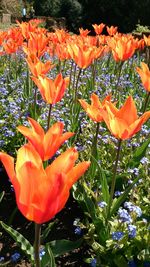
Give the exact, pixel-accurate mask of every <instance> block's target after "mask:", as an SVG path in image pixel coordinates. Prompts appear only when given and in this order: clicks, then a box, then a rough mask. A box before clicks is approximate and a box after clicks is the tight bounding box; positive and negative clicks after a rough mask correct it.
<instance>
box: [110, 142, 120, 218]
mask: <svg viewBox="0 0 150 267" xmlns="http://www.w3.org/2000/svg"><path fill="white" fill-rule="evenodd" d="M121 141H122V140H121V139H119V140H118V148H117V155H116V161H115V165H114V170H113V176H112V181H111V189H110V197H109V203H108V210H107V218H109V216H110V208H111V204H112V201H113V196H114V191H115V185H116V174H117V166H118V161H119V155H120V151H121Z"/></svg>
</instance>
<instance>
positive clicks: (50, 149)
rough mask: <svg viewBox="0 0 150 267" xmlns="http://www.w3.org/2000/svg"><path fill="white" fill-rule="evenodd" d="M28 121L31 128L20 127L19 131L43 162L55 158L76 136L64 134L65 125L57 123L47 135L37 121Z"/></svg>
mask: <svg viewBox="0 0 150 267" xmlns="http://www.w3.org/2000/svg"><path fill="white" fill-rule="evenodd" d="M28 120H29V123H30V125H31V128H28V127H25V126H18V127H17V129H18V131H19V132H21V133H22V134H23V135H24V136H25V137H26V138H27V139H28V141H29V142H30V143H31V144H32V145H33V146H34V148H35V150H36V151H37V152H38V153H39V155H40V157H41V159H42V160H43V161H44V160H48V159H50V158H51V157H52V156H54V154H55V153H56V151H57V150H58V149H59V147H60V146H61V145H62V144H63V143H64V142H65V141H66V140H67V139H69V138H70V137H71V136H73V135H74V133H71V132H66V133H64V134H63V129H64V124H63V123H62V122H56V123H55V124H53V125H52V126H51V128H49V130H48V131H47V132H46V133H45V132H44V130H43V128H42V127H41V126H40V124H39V123H38V122H37V121H35V120H33V119H32V118H28Z"/></svg>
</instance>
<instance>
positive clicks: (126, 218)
mask: <svg viewBox="0 0 150 267" xmlns="http://www.w3.org/2000/svg"><path fill="white" fill-rule="evenodd" d="M118 215H119V219H120V220H121V221H122V222H126V223H130V222H132V219H131V216H130V214H129V213H128V211H127V210H125V209H123V208H119V210H118Z"/></svg>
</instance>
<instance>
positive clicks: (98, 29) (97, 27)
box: [92, 23, 105, 35]
mask: <svg viewBox="0 0 150 267" xmlns="http://www.w3.org/2000/svg"><path fill="white" fill-rule="evenodd" d="M92 26H93V28H94V31H95V32H96V34H97V35H99V34H101V33H102V31H103V29H104V27H105V24H104V23H101V24H99V25H97V24H92Z"/></svg>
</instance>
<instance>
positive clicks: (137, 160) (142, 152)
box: [128, 138, 150, 168]
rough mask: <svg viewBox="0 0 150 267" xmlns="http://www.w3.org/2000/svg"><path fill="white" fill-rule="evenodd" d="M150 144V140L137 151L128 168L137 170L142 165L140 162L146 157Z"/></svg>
mask: <svg viewBox="0 0 150 267" xmlns="http://www.w3.org/2000/svg"><path fill="white" fill-rule="evenodd" d="M149 143H150V138H149V139H148V140H147V141H146V142H144V143H143V144H142V145H141V146H140V147H138V148H137V149H136V151H135V152H134V154H133V158H132V160H131V161H130V162H129V165H128V167H130V168H131V167H132V168H135V167H137V166H138V165H139V164H140V160H141V159H142V158H143V157H144V156H145V153H146V150H147V147H148V145H149Z"/></svg>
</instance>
